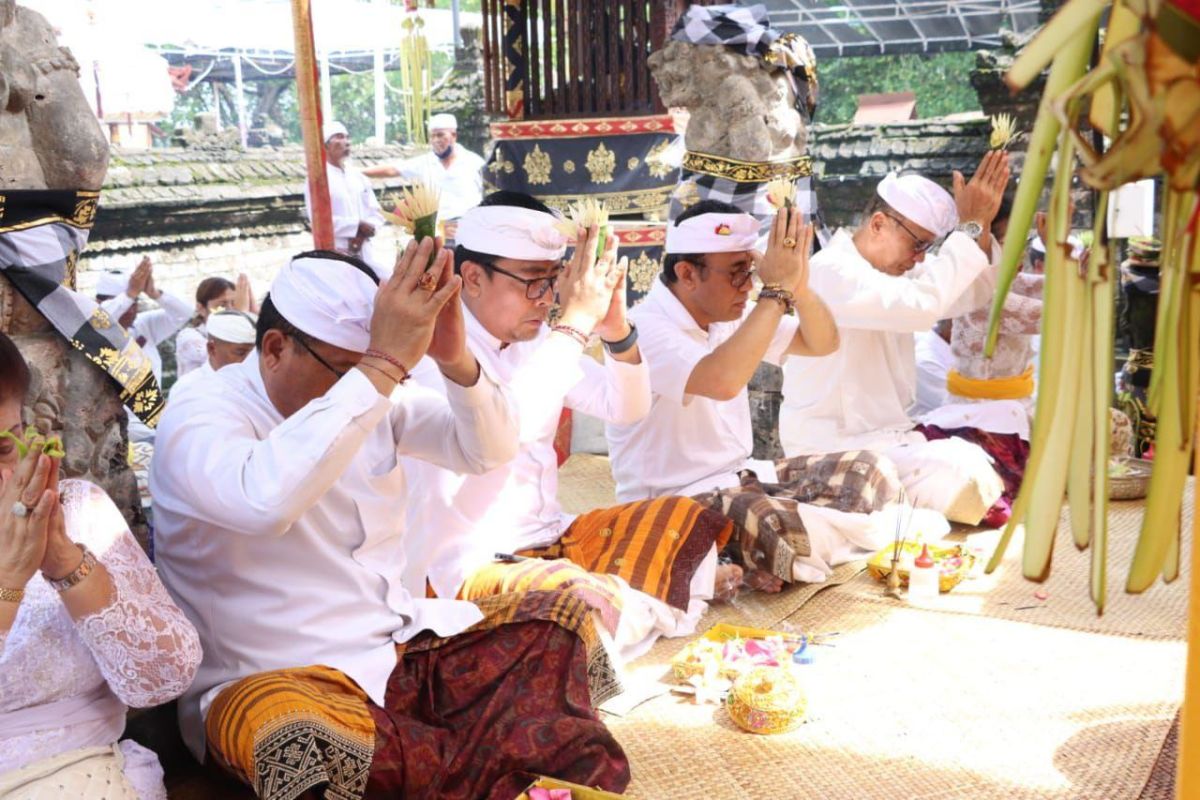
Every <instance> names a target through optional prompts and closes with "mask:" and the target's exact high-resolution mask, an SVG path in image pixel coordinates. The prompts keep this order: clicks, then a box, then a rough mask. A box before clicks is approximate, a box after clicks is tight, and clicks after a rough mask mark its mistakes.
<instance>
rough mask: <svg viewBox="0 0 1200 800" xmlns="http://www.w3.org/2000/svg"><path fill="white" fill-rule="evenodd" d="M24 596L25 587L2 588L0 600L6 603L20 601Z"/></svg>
mask: <svg viewBox="0 0 1200 800" xmlns="http://www.w3.org/2000/svg"><path fill="white" fill-rule="evenodd" d="M24 598H25V590H24V589H0V601H3V602H5V603H20V602H21V600H23V599H24Z"/></svg>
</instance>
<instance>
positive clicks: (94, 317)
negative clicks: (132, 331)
mask: <svg viewBox="0 0 1200 800" xmlns="http://www.w3.org/2000/svg"><path fill="white" fill-rule="evenodd" d="M20 194H21V193H20V192H8V193H5V196H4V200H5V201H7V204H8V206H9V208H8V210H9V211H12V210H14V209H13V204H14V200H17V196H18V195H20ZM5 222H6V220H5V217H4V215H3V212H0V273H2V274H3V275H4V277H5V278H7V279H8V280H9V281H10V282H11V283H12V285H13V287H14V288H15V289H16V290H17V292H19V293H20V294H21V296H22V297H24V298H25V299H26V300H28V301H29V303H30V304H31V305H33V307H34V308H36V309H37V310H38V312H40V313H41V315H42V316H44V317H45V318H46V319H47V320H48V321H49V322H50V324H51V325H53V326H54V329H55V330H56V331H58V333H59V334H61V335H62V336H63V337H64V338H66V339H67V341H69V342H70V343H71V345H72V346H73V347H74V348H75V349H76V350H79V351H80V352H82V353H83V354H84V356H86V357H87V359H88V360H89V361H91V362H92V363H93V364H95V365H96V366H98V367H100V368H101V369H103V370H104V371H105V373H107V374H108V376H109V377H110V378H111V379H112V380H113V381H114V382H115V383H116V384H117V386H118V387H120V389H121V401H122V402H123V403H124V404H125V405H126V406H128V407H129V409H130V410H131V411H133V413H134V414H135V415H137V417H138V418H139V419H141V420H142V421H143V422H145V423H146V424H147V425H149V426H151V427H153V426H154V425H155V424H157V422H158V416H159V414H161V413H162V409H163V404H164V402H165V401H164V398H163V396H162V392H161V391H160V390H159V387H158V381H157V380H155V378H154V373H153V371H152V370H151V367H150V360H149V359H148V358H146V355H145V353H143V352H142V349H141V348H140V347H138V345H137V342H135V341H134V340H133V338H132V337H130V335H129V333H128V332H127V331H126V330H125V329H124V328H122V327H121V326H120V324H118V323H117V321H116V320H113V319H111V318H110V317H109V316H108V314H106V313H105V312H104V311H103V309H101V308H100V307H99V306H98V305H97V304H96V302H95V301H94V300H92V299H91V298H89V297H85V296H84V295H81V294H79V293H78V292H76V291H75V290H74V289H72V288H70V284H71V283H73V280H74V272H75V264H76V262H77V260H78V258H79V253H80V251H81V250H83V247H84V245H85V244H86V243H87V236H88V227H90V222H91V220H90V219H88V221H87V224H86V225H79V224H77V223H76V222H74V221H72V219H71V218H70V217H69V216H64V215H57V214H53V213H51V214H48V215H47V216H45V217H42V218H40V219H30V220H28V221H27V222H25V223H22V224H20V225H16V226H9V227H6V226H5Z"/></svg>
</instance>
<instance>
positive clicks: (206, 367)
mask: <svg viewBox="0 0 1200 800" xmlns="http://www.w3.org/2000/svg"><path fill="white" fill-rule="evenodd" d="M257 321H258V320H257V318H256V317H255V316H254V315H252V314H249V313H247V312H245V311H235V310H228V311H218V312H216V313H214V314H209V315H208V321H207V322H206V323H205V338H206V339H207V343H206V347H207V358H206V360H205V361H204V363H203V364H202V365H200V366H199V367H197V368H196V369H194V370H192V371H191V372H189V373H188V374H187V375H184V376H183V377H181V378H179V380H177V381H175V385H174V386H172V387H171V399H172V400H175V399H177V398H179V397H181V396H182V395H183V393H184V392H186V391H187V390H188V387H189V386H192V385H194V384H195V383H196V382H198V381H201V380H205V379H207V377H208V376H209V375H213V374H215V373H216V372H217V370H219V369H221V368H222V367H227V366H229V365H230V364H240V363H242V362H243V361H245V360H246V358H247V356H249V355H250V354H251V353H252V352H254V339H255V329H254V326H255V324H256V323H257Z"/></svg>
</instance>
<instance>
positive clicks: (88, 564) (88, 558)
mask: <svg viewBox="0 0 1200 800" xmlns="http://www.w3.org/2000/svg"><path fill="white" fill-rule="evenodd" d="M76 544H79V543H78V542H76ZM79 549H80V550H82V551H83V561H81V562H80V563H79V566H78V567H76V568H75V569H74V570H72V571H71V572H70V573H68V574H66V575H64V576H63V577H61V578H59V579H58V580H51V579H50V578H46V582H47V583H49V584H50V585H51V586H53V587H54V588H55V589H57V590H58V591H60V592H65V591H67V590H68V589H70V588H71V587H73V586H76V585H78V584H80V583H82V582H83V579H84V578H86V577H87V576H88V575H91V574H92V570H93V569H95V568H96V557H95V556H94V555H92V551H91V550H88V549H87V545H83V544H80V545H79Z"/></svg>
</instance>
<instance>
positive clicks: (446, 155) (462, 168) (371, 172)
mask: <svg viewBox="0 0 1200 800" xmlns="http://www.w3.org/2000/svg"><path fill="white" fill-rule="evenodd" d="M428 128H429V147H430V151H429V152H428V153H426V154H424V155H421V156H416V157H415V158H410V159H408V160H406V161H402V162H401V163H399V164H380V165H378V166H374V167H368V168H367V169H365V170H363V174H364V175H367V176H368V177H371V178H407V179H408V180H411V181H416V182H419V183H424V184H425V185H426V186H430V187H432V188H434V189H437V190H438V191H439V192H440V193H441V202H440V203H439V205H438V219H439V220H440V221H442V222H443V223H444V224H445V231H446V240H447V242H451V241H453V240H454V239H455V232H456V230H457V229H458V219H459V218H460V217H461V216H462V215H463V214H465V213H466V211H467V209H469V208H474V207H475V206H477V205H479V202H480V201H481V200H482V199H483V165H484V160H483V158H482V157H481V156H480V155H479V154H477V153H473V152H471V151H470V150H468V149H467V148H465V147H463V146H462V145H461V144H459V143H458V120H457V119H455V117H454V115H453V114H434V115H433V116H432V117H430V118H429V126H428Z"/></svg>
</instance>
